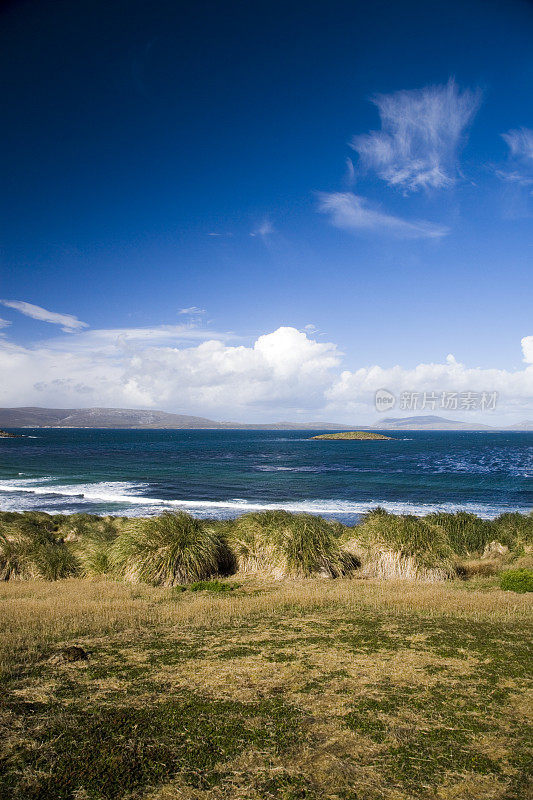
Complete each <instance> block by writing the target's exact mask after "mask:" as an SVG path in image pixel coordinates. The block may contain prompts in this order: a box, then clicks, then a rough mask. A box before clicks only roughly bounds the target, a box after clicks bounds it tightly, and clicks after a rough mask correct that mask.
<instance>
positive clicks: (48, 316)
mask: <svg viewBox="0 0 533 800" xmlns="http://www.w3.org/2000/svg"><path fill="white" fill-rule="evenodd" d="M0 303H2V305H4V306H6V307H7V308H14V309H15V310H16V311H20V313H21V314H24V316H26V317H31V318H32V319H38V320H41V322H51V323H52V324H53V325H61V327H62V329H63V330H64V331H65V332H66V333H70V332H72V331H76V330H81V329H82V328H88V327H89V326H88V325H87V323H86V322H82V321H81V320H79V319H78V318H77V317H75V316H73V315H72V314H58V313H57V312H56V311H47V309H46V308H41V306H35V305H33V303H26V302H25V301H24V300H0Z"/></svg>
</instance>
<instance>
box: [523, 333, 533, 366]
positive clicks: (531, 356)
mask: <svg viewBox="0 0 533 800" xmlns="http://www.w3.org/2000/svg"><path fill="white" fill-rule="evenodd" d="M521 344H522V353H523V354H524V361H525V362H526V364H533V336H524V338H523V339H522V343H521Z"/></svg>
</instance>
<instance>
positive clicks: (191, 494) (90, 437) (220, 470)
mask: <svg viewBox="0 0 533 800" xmlns="http://www.w3.org/2000/svg"><path fill="white" fill-rule="evenodd" d="M13 432H14V433H19V434H21V438H16V439H0V509H1V510H4V511H24V510H27V509H39V510H42V511H47V512H49V513H65V514H68V513H74V512H87V513H91V514H114V515H124V516H145V515H149V514H157V513H161V512H162V511H165V510H169V509H183V510H185V511H188V512H190V513H191V514H193V515H195V516H202V517H216V518H224V517H233V516H236V515H238V514H242V513H245V512H246V511H252V510H253V511H255V510H262V509H273V508H284V509H287V510H289V511H295V512H297V511H305V512H310V513H313V514H321V515H323V516H326V517H332V518H336V519H339V520H341V521H343V522H345V523H348V524H353V523H355V522H357V521H358V520H359V518H360V516H361V514H363V513H364V512H365V511H366V510H368V509H370V508H373V507H375V506H378V505H380V506H383V507H385V508H386V509H388V510H389V511H392V512H395V513H411V514H427V513H429V512H431V511H435V510H443V511H458V510H466V511H470V512H473V513H475V514H479V515H480V516H483V517H487V518H492V517H495V516H497V515H498V514H500V513H502V512H504V511H520V512H522V513H527V512H529V511H530V510H531V508H532V507H533V433H521V432H512V433H510V432H470V431H469V432H463V431H461V432H448V431H446V432H443V431H432V432H427V431H424V432H421V431H402V432H398V431H394V432H391V433H390V436H392V437H394V438H393V439H392V440H391V441H313V440H312V439H311V438H310V437H311V436H313V435H315V434H317V433H322V432H323V431H305V432H302V431H249V430H95V429H50V428H46V429H43V428H38V429H28V428H25V429H21V430H14V429H13Z"/></svg>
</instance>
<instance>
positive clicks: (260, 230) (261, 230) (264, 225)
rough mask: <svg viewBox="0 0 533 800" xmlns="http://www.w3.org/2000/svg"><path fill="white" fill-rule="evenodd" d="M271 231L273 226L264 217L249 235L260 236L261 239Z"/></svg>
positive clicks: (272, 231)
mask: <svg viewBox="0 0 533 800" xmlns="http://www.w3.org/2000/svg"><path fill="white" fill-rule="evenodd" d="M271 233H274V226H273V225H272V223H271V222H270V220H269V219H264V220H263V222H261V224H260V225H257V226H256V227H255V228H254V229H253V231H251V232H250V236H260V237H261V238H262V239H265V238H266V237H267V236H270V234H271Z"/></svg>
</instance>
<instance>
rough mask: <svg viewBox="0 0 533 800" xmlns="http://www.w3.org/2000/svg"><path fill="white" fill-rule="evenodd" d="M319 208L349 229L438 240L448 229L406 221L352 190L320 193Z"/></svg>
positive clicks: (416, 221)
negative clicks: (382, 209)
mask: <svg viewBox="0 0 533 800" xmlns="http://www.w3.org/2000/svg"><path fill="white" fill-rule="evenodd" d="M319 199H320V202H319V211H321V212H322V213H324V214H328V215H329V217H330V220H331V222H332V224H333V225H335V227H337V228H343V229H344V230H351V231H378V232H380V233H387V234H389V235H393V236H397V237H400V238H403V239H439V238H441V237H442V236H446V234H448V233H449V228H447V227H446V226H444V225H439V224H437V223H434V222H427V221H425V220H406V219H403V218H401V217H396V216H394V215H393V214H388V213H386V212H385V211H381V210H380V209H379V208H374V207H372V206H371V204H370V203H369V201H368V200H367V199H366V198H364V197H360V196H358V195H356V194H353V192H321V193H320V194H319Z"/></svg>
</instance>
